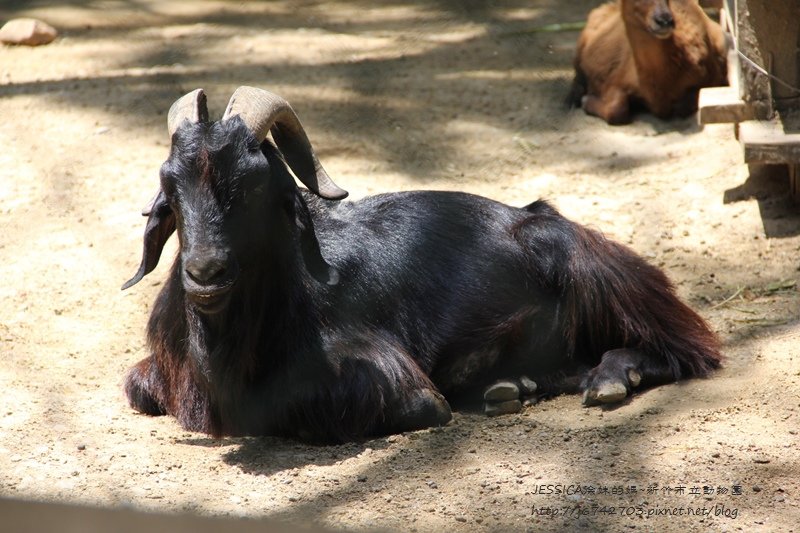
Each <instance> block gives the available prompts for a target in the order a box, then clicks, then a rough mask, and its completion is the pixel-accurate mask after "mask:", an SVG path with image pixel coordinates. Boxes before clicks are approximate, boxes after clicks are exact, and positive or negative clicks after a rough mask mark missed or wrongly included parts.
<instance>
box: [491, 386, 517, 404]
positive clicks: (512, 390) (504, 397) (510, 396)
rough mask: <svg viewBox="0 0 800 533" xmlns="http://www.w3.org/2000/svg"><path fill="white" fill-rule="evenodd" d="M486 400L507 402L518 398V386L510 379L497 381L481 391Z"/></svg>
mask: <svg viewBox="0 0 800 533" xmlns="http://www.w3.org/2000/svg"><path fill="white" fill-rule="evenodd" d="M483 399H484V400H486V401H487V402H507V401H510V400H519V387H518V386H517V384H516V383H513V382H511V381H498V382H497V383H495V384H494V385H491V386H490V387H489V388H487V389H486V391H485V392H484V393H483Z"/></svg>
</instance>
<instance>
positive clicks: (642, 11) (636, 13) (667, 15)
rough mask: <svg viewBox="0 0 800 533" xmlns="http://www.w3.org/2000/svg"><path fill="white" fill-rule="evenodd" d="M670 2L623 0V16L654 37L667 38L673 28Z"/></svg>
mask: <svg viewBox="0 0 800 533" xmlns="http://www.w3.org/2000/svg"><path fill="white" fill-rule="evenodd" d="M670 2H671V0H623V16H625V17H626V18H627V19H628V21H629V22H632V23H633V24H635V25H638V26H640V27H642V28H643V29H644V30H646V31H647V32H649V33H650V34H651V35H653V36H654V37H656V38H658V39H667V38H669V37H671V36H672V32H673V31H674V30H675V17H674V16H673V14H672V9H671V8H670ZM631 19H633V20H631Z"/></svg>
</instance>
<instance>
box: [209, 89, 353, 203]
mask: <svg viewBox="0 0 800 533" xmlns="http://www.w3.org/2000/svg"><path fill="white" fill-rule="evenodd" d="M235 115H239V117H240V118H241V119H242V121H243V122H244V123H245V125H246V126H247V127H248V129H249V130H250V131H251V132H252V133H253V135H255V137H256V138H257V139H258V140H259V142H261V141H263V140H264V139H265V138H266V137H267V133H268V132H270V131H272V138H273V139H275V144H277V145H278V148H280V150H281V153H282V154H283V157H284V158H285V159H286V163H288V165H289V167H290V168H291V169H292V171H294V173H295V175H296V176H297V177H298V178H299V179H300V181H302V182H303V184H304V185H305V186H306V187H308V188H309V189H310V190H311V191H312V192H314V193H315V194H317V195H319V196H321V197H323V198H327V199H328V200H341V199H342V198H344V197H345V196H347V191H345V190H343V189H341V188H339V187H338V186H337V185H336V184H335V183H334V182H333V180H332V179H331V178H330V176H328V173H327V172H325V169H324V168H322V165H321V164H320V162H319V160H318V159H317V156H316V155H315V154H314V150H313V148H311V142H310V141H309V140H308V137H307V136H306V132H305V130H303V126H302V124H300V119H298V118H297V115H296V114H295V112H294V110H293V109H292V107H291V106H290V105H289V102H287V101H286V100H284V99H283V98H281V97H280V96H278V95H277V94H274V93H271V92H269V91H265V90H263V89H257V88H255V87H247V86H242V87H239V88H238V89H236V91H235V92H234V93H233V96H231V101H230V102H228V108H227V109H226V110H225V115H223V117H222V120H227V119H229V118H231V117H233V116H235Z"/></svg>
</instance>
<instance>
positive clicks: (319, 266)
mask: <svg viewBox="0 0 800 533" xmlns="http://www.w3.org/2000/svg"><path fill="white" fill-rule="evenodd" d="M292 197H293V198H290V199H289V201H288V202H287V204H288V205H287V208H288V209H287V210H288V211H289V215H290V216H291V217H293V218H294V225H295V227H296V228H297V231H298V233H299V238H300V252H301V253H302V255H303V262H304V263H305V266H306V269H307V270H308V272H309V274H311V276H313V277H314V279H316V280H317V281H319V282H320V283H325V284H327V285H336V284H337V283H339V271H338V270H336V269H335V268H334V267H332V266H331V265H330V264H329V263H328V262H327V261H325V258H324V257H322V252H321V251H320V248H319V241H318V240H317V233H316V232H315V231H314V222H313V220H312V219H311V213H309V212H308V206H306V203H305V201H304V200H303V197H302V196H301V195H300V192H299V191H297V189H295V190H294V191H292Z"/></svg>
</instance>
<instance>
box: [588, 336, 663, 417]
mask: <svg viewBox="0 0 800 533" xmlns="http://www.w3.org/2000/svg"><path fill="white" fill-rule="evenodd" d="M674 380H675V376H674V374H673V372H672V370H671V369H670V367H669V365H668V364H667V362H666V361H664V362H660V361H657V360H654V359H653V358H652V357H649V356H647V355H646V354H644V353H643V352H641V351H639V350H635V349H630V348H621V349H617V350H609V351H607V352H606V353H604V354H603V357H602V359H601V361H600V364H599V365H597V366H596V367H594V368H593V369H591V370H590V371H589V372H587V373H586V376H585V377H584V378H583V381H582V383H581V386H580V390H581V391H582V392H583V404H584V405H586V406H592V405H601V404H613V403H618V402H621V401H622V400H624V399H625V398H626V397H627V396H628V395H630V394H631V392H633V390H634V389H636V388H638V387H646V386H654V385H659V384H661V383H667V382H669V381H674Z"/></svg>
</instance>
